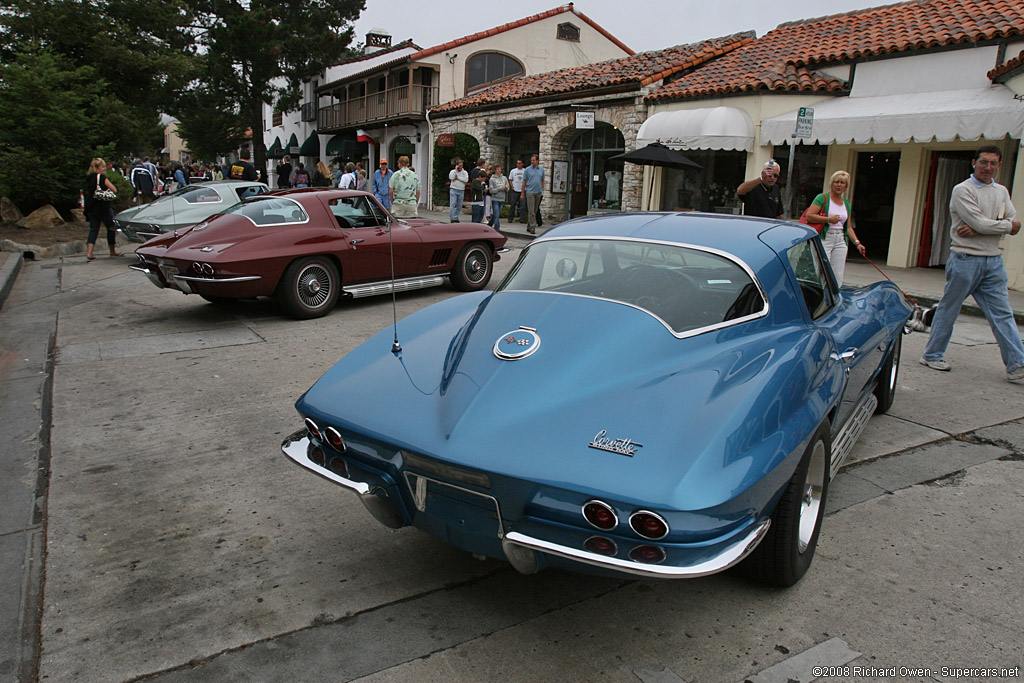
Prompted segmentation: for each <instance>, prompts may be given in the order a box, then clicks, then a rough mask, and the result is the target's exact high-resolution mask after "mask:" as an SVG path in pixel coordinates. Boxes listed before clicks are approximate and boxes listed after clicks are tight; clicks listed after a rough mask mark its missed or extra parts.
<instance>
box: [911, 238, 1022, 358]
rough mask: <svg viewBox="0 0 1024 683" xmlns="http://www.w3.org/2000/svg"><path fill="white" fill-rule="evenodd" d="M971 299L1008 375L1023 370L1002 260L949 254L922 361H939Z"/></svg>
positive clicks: (1017, 331)
mask: <svg viewBox="0 0 1024 683" xmlns="http://www.w3.org/2000/svg"><path fill="white" fill-rule="evenodd" d="M968 296H973V297H974V300H975V301H976V302H977V303H978V307H979V308H980V309H981V310H982V312H983V313H984V314H985V318H986V319H988V324H989V327H991V328H992V334H994V335H995V338H996V341H997V342H999V353H1000V354H1001V355H1002V357H1003V364H1004V365H1005V366H1006V371H1007V372H1012V371H1013V370H1016V369H1017V368H1020V367H1024V344H1022V343H1021V340H1020V330H1018V329H1017V323H1016V322H1015V321H1014V319H1013V309H1012V308H1010V297H1009V294H1008V292H1007V288H1006V269H1005V268H1004V267H1003V257H1002V256H971V255H969V254H960V253H957V252H952V253H950V255H949V259H948V260H947V261H946V290H945V291H944V292H943V293H942V300H941V301H940V302H939V306H938V308H936V309H935V318H934V319H933V320H932V332H931V336H930V337H928V345H927V346H925V348H924V359H925V360H930V361H936V360H942V356H943V354H944V353H945V352H946V347H947V346H949V338H950V336H952V334H953V323H955V322H956V317H957V316H958V315H959V314H960V306H961V305H962V304H963V302H964V300H965V299H966V298H967V297H968Z"/></svg>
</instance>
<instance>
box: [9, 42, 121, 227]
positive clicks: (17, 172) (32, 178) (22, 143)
mask: <svg viewBox="0 0 1024 683" xmlns="http://www.w3.org/2000/svg"><path fill="white" fill-rule="evenodd" d="M104 87H105V84H104V83H103V81H101V80H99V79H97V77H96V72H95V71H94V70H93V69H92V68H91V67H77V68H76V67H71V66H69V65H68V64H66V63H65V62H64V60H63V59H61V58H59V57H57V56H55V55H54V54H52V53H51V52H50V51H49V50H40V51H38V52H37V53H35V54H15V55H13V56H12V58H11V61H10V62H8V63H6V64H3V65H0V121H3V122H4V125H0V186H3V187H4V188H5V192H6V193H7V196H8V197H10V198H11V200H12V201H13V202H14V203H15V204H16V205H17V206H18V207H19V208H20V209H21V210H22V211H24V212H25V213H28V212H30V211H33V210H35V209H37V208H39V207H40V206H42V205H44V204H53V205H54V206H55V207H57V208H58V209H69V208H71V207H73V206H77V205H78V191H79V189H80V188H81V187H82V185H83V182H84V180H85V176H86V174H87V172H88V168H89V162H90V160H91V159H92V158H93V157H94V156H101V155H103V154H106V153H109V152H110V151H112V149H111V147H109V146H108V147H102V146H101V145H102V144H103V143H108V142H110V136H109V135H107V131H106V130H105V129H104V127H103V125H102V124H96V123H95V122H96V121H98V119H97V118H96V111H95V106H96V105H97V103H98V102H99V101H100V93H102V92H103V90H104Z"/></svg>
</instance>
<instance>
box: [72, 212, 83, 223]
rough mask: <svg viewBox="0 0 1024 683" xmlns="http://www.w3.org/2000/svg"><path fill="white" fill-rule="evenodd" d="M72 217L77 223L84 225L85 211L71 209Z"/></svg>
mask: <svg viewBox="0 0 1024 683" xmlns="http://www.w3.org/2000/svg"><path fill="white" fill-rule="evenodd" d="M71 216H72V217H73V218H74V219H75V222H76V223H84V222H85V209H71Z"/></svg>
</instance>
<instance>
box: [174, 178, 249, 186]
mask: <svg viewBox="0 0 1024 683" xmlns="http://www.w3.org/2000/svg"><path fill="white" fill-rule="evenodd" d="M192 185H206V186H209V185H262V186H263V187H267V184H266V183H261V182H260V181H258V180H227V179H225V180H200V181H198V182H194V183H189V184H188V185H187V186H186V187H191V186H192Z"/></svg>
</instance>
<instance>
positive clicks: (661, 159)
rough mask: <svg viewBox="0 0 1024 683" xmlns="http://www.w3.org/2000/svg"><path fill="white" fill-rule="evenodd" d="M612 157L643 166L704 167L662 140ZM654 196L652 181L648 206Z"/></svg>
mask: <svg viewBox="0 0 1024 683" xmlns="http://www.w3.org/2000/svg"><path fill="white" fill-rule="evenodd" d="M612 159H621V160H623V161H628V162H630V163H631V164H640V165H641V166H664V167H665V168H704V167H703V166H701V165H700V164H698V163H697V162H696V161H690V160H689V159H687V158H686V157H684V156H683V155H682V154H680V153H679V152H677V151H675V150H674V149H669V148H668V147H666V146H665V145H663V144H661V143H660V142H652V143H651V144H649V145H647V146H646V147H641V148H640V149H634V150H633V151H632V152H626V153H625V154H617V155H615V156H613V157H612ZM653 196H654V182H653V180H652V182H651V197H650V198H648V200H647V206H650V205H651V200H652V198H653Z"/></svg>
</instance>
